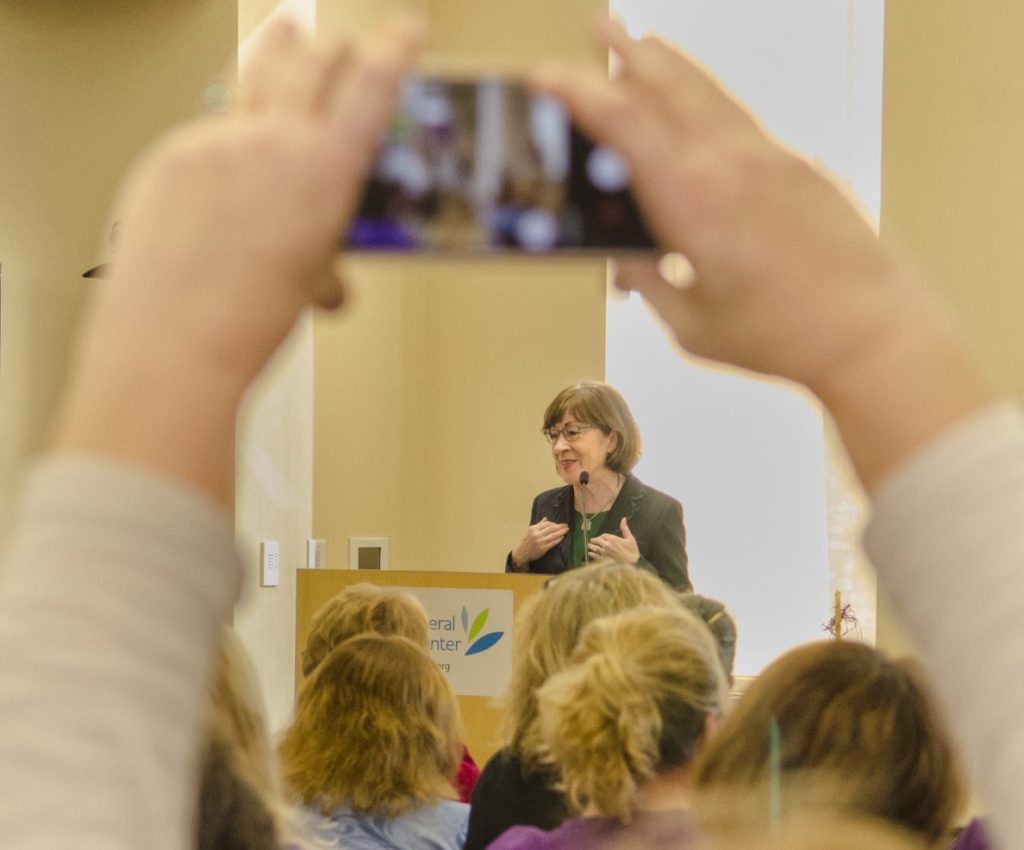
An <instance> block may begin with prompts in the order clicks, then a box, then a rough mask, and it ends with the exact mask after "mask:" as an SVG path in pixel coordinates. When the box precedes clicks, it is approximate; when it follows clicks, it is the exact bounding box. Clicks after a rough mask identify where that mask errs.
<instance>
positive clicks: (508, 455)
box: [313, 261, 605, 570]
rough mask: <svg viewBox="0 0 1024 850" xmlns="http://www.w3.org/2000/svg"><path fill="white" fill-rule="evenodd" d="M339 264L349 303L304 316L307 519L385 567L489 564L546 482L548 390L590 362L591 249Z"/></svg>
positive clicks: (595, 291)
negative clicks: (310, 474)
mask: <svg viewBox="0 0 1024 850" xmlns="http://www.w3.org/2000/svg"><path fill="white" fill-rule="evenodd" d="M373 265H374V264H371V263H362V264H350V266H351V269H350V277H351V279H352V282H353V289H354V290H355V298H354V300H355V302H356V304H355V307H356V309H354V310H353V311H352V314H351V315H350V316H347V317H339V318H324V317H319V316H318V317H317V318H316V320H315V357H316V365H315V380H314V386H315V393H314V394H315V398H316V403H315V414H314V497H313V527H314V532H315V534H316V536H317V537H323V538H325V539H326V540H327V561H328V565H329V566H332V567H336V568H343V567H346V566H347V557H348V542H347V540H348V537H349V536H384V537H388V538H390V540H391V564H392V566H393V567H395V568H400V569H447V570H501V569H502V568H503V564H504V557H505V552H507V551H508V549H509V548H511V546H512V545H513V544H514V543H515V542H517V540H518V537H519V535H520V534H521V533H522V532H523V530H524V529H525V526H526V522H527V520H528V519H529V510H530V502H531V500H532V499H533V496H534V495H536V493H537V492H539V491H540V490H541V489H545V488H547V487H550V486H555V485H556V484H558V483H559V481H558V479H557V478H555V475H554V471H553V468H552V463H551V460H550V454H549V452H548V449H547V446H546V445H545V443H544V442H543V439H542V438H541V436H540V418H541V415H542V414H543V411H544V407H545V406H546V405H547V403H548V402H549V401H550V400H551V398H552V397H553V396H554V394H555V393H556V392H557V391H558V390H559V389H561V388H562V387H563V386H565V385H566V384H568V383H571V382H573V381H576V380H578V379H580V378H583V377H601V376H602V374H603V371H604V292H605V289H604V262H603V261H601V262H597V263H596V264H595V263H594V262H593V261H588V262H579V261H571V262H557V261H556V262H545V261H529V262H525V263H509V262H497V261H493V262H480V261H477V262H469V261H466V262H463V263H459V264H455V263H451V264H448V263H428V264H426V266H419V267H416V268H415V269H414V268H413V267H412V266H411V265H410V266H403V267H402V268H400V269H399V270H398V271H397V272H396V271H395V270H393V269H390V270H385V269H380V268H373Z"/></svg>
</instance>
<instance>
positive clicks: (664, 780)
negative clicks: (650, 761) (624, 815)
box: [636, 767, 692, 812]
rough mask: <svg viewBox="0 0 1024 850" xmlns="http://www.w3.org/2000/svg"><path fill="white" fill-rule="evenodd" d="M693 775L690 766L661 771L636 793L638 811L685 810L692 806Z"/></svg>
mask: <svg viewBox="0 0 1024 850" xmlns="http://www.w3.org/2000/svg"><path fill="white" fill-rule="evenodd" d="M691 783H692V776H691V774H690V769H689V768H688V767H670V768H667V769H665V770H662V771H659V772H658V773H656V774H655V775H654V776H653V777H652V778H651V779H649V780H648V781H647V782H645V783H644V784H643V785H641V786H640V789H639V790H638V791H637V795H636V810H637V811H638V812H684V811H687V810H688V809H689V808H690V788H691Z"/></svg>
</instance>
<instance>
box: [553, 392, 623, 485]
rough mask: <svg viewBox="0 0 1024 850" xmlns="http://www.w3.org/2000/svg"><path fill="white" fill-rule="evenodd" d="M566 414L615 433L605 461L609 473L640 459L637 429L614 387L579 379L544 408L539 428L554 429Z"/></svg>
mask: <svg viewBox="0 0 1024 850" xmlns="http://www.w3.org/2000/svg"><path fill="white" fill-rule="evenodd" d="M567 413H572V414H573V415H575V416H577V417H579V419H580V421H581V422H585V423H586V424H588V425H596V426H597V427H598V428H600V429H601V430H602V431H603V432H604V433H605V435H608V434H615V437H616V440H615V448H613V449H612V450H611V451H610V452H609V453H608V459H607V460H606V461H605V463H606V464H607V465H608V468H609V469H610V470H612V472H621V473H622V474H623V475H627V474H629V472H631V471H632V469H633V467H634V466H636V465H637V462H638V461H639V460H640V428H639V427H638V426H637V424H636V420H635V419H634V418H633V413H632V412H631V411H630V409H629V405H628V404H626V400H625V399H624V398H623V397H622V394H621V393H619V391H618V390H617V389H615V387H613V386H611V384H606V383H604V382H603V381H580V382H579V383H578V384H573V385H572V386H571V387H566V388H565V389H564V390H562V391H561V392H560V393H559V394H558V395H556V396H555V397H554V399H553V400H552V401H551V404H549V405H548V408H547V410H545V411H544V424H543V425H542V426H541V428H542V430H545V431H546V430H547V429H548V428H554V427H555V425H557V424H558V423H559V422H561V421H562V419H563V418H564V417H565V415H566V414H567Z"/></svg>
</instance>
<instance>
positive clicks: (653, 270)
mask: <svg viewBox="0 0 1024 850" xmlns="http://www.w3.org/2000/svg"><path fill="white" fill-rule="evenodd" d="M615 286H616V288H617V289H622V290H627V291H631V292H639V293H640V295H641V296H642V297H643V299H644V300H645V301H647V303H648V304H650V305H651V307H653V308H654V311H655V312H656V313H657V314H658V315H659V316H661V318H662V319H663V320H664V321H665V322H666V323H667V324H668V325H669V327H670V328H672V329H673V331H674V332H675V334H676V337H677V338H678V340H679V342H680V343H681V344H683V345H684V346H685V345H686V341H687V339H688V338H689V336H690V334H689V332H688V327H689V326H690V324H691V323H692V321H693V319H692V311H693V304H692V300H693V296H692V293H691V292H690V291H688V290H681V289H679V288H678V287H676V286H673V285H672V284H671V283H669V282H668V281H667V280H665V278H664V277H663V276H662V274H661V272H660V271H659V270H658V266H657V265H656V264H655V263H654V262H653V261H649V260H621V261H620V262H619V263H618V264H617V266H616V269H615Z"/></svg>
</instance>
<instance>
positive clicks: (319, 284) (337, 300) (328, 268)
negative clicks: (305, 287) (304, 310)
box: [310, 263, 346, 310]
mask: <svg viewBox="0 0 1024 850" xmlns="http://www.w3.org/2000/svg"><path fill="white" fill-rule="evenodd" d="M345 289H346V287H345V280H344V278H343V277H342V276H341V275H340V274H339V273H338V271H337V270H336V269H335V267H334V265H333V264H332V263H328V264H327V265H325V266H324V267H323V268H322V269H321V270H320V272H319V273H318V274H316V275H315V276H314V277H313V281H312V285H311V290H312V291H311V295H310V300H311V301H312V302H313V303H314V304H316V305H317V306H318V307H322V308H324V309H326V310H337V309H338V308H339V307H340V306H341V305H342V304H343V303H345Z"/></svg>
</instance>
